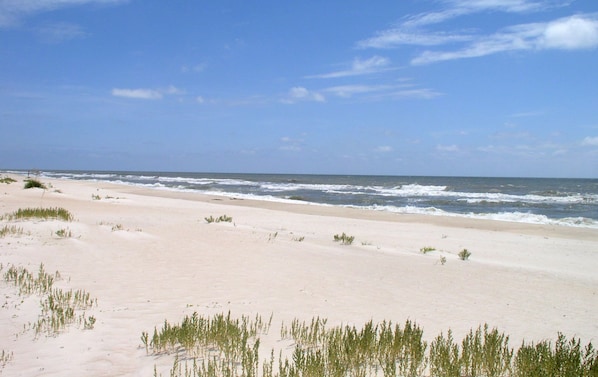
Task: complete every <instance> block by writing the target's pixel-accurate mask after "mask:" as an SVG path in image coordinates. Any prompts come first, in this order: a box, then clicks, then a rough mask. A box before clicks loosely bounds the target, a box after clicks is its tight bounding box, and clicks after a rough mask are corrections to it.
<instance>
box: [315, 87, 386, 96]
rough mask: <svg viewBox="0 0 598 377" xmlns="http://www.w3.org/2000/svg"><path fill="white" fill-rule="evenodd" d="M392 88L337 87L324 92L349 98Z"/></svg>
mask: <svg viewBox="0 0 598 377" xmlns="http://www.w3.org/2000/svg"><path fill="white" fill-rule="evenodd" d="M390 88H392V86H389V85H376V86H372V85H339V86H332V87H330V88H326V89H324V91H326V92H329V93H332V94H334V95H336V96H339V97H351V96H353V95H354V94H362V93H372V92H379V91H383V90H388V89H390Z"/></svg>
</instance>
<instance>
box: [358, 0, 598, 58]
mask: <svg viewBox="0 0 598 377" xmlns="http://www.w3.org/2000/svg"><path fill="white" fill-rule="evenodd" d="M569 3H570V2H569V1H556V0H555V1H532V0H443V1H442V0H441V4H444V6H445V9H441V10H439V11H435V12H427V13H421V14H416V15H413V16H409V17H406V18H405V19H404V20H403V21H402V22H401V23H399V24H398V25H397V26H396V27H393V28H391V29H388V30H383V31H380V32H378V33H376V35H375V36H373V37H371V38H368V39H365V40H362V41H359V42H358V43H357V46H358V47H361V48H379V49H385V48H386V49H387V48H396V47H399V46H403V45H417V46H429V47H431V46H441V45H452V46H453V47H451V49H449V50H445V51H437V50H428V51H424V52H422V53H420V54H419V55H418V56H417V57H415V58H414V59H413V60H412V61H411V63H412V64H414V65H418V64H429V63H433V62H439V61H446V60H454V59H463V58H473V57H481V56H486V55H491V54H496V53H500V52H506V51H515V50H536V51H537V50H545V49H559V50H578V49H591V48H596V47H598V14H596V13H589V14H579V15H574V16H570V17H564V18H560V19H557V20H553V21H550V22H544V23H529V24H520V25H514V26H510V27H506V28H503V29H502V30H499V31H497V32H495V33H491V34H487V35H481V34H479V32H476V31H475V29H469V30H467V31H463V30H457V31H438V30H434V31H431V30H429V29H428V28H427V27H429V26H431V25H437V24H441V23H443V22H447V21H449V20H451V19H453V18H456V17H461V16H466V15H470V14H474V13H479V12H488V11H500V12H506V13H526V12H533V11H540V10H546V9H550V8H554V7H564V6H567V5H569Z"/></svg>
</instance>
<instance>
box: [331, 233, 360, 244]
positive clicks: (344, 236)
mask: <svg viewBox="0 0 598 377" xmlns="http://www.w3.org/2000/svg"><path fill="white" fill-rule="evenodd" d="M354 240H355V237H354V236H348V235H347V234H345V232H343V234H341V235H340V236H339V235H338V234H335V235H334V242H340V243H341V244H343V245H351V244H352V243H353V241H354Z"/></svg>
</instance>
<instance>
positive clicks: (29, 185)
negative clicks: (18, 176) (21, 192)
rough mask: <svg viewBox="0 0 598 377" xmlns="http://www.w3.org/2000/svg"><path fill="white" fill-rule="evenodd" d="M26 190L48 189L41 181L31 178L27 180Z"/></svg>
mask: <svg viewBox="0 0 598 377" xmlns="http://www.w3.org/2000/svg"><path fill="white" fill-rule="evenodd" d="M25 188H26V189H30V188H41V189H44V190H46V189H47V187H46V185H44V184H43V183H41V182H40V181H38V180H37V179H35V178H29V179H26V180H25Z"/></svg>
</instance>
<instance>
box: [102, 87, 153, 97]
mask: <svg viewBox="0 0 598 377" xmlns="http://www.w3.org/2000/svg"><path fill="white" fill-rule="evenodd" d="M112 95H113V96H115V97H125V98H135V99H160V98H162V93H160V92H159V91H156V90H152V89H118V88H115V89H112Z"/></svg>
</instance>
